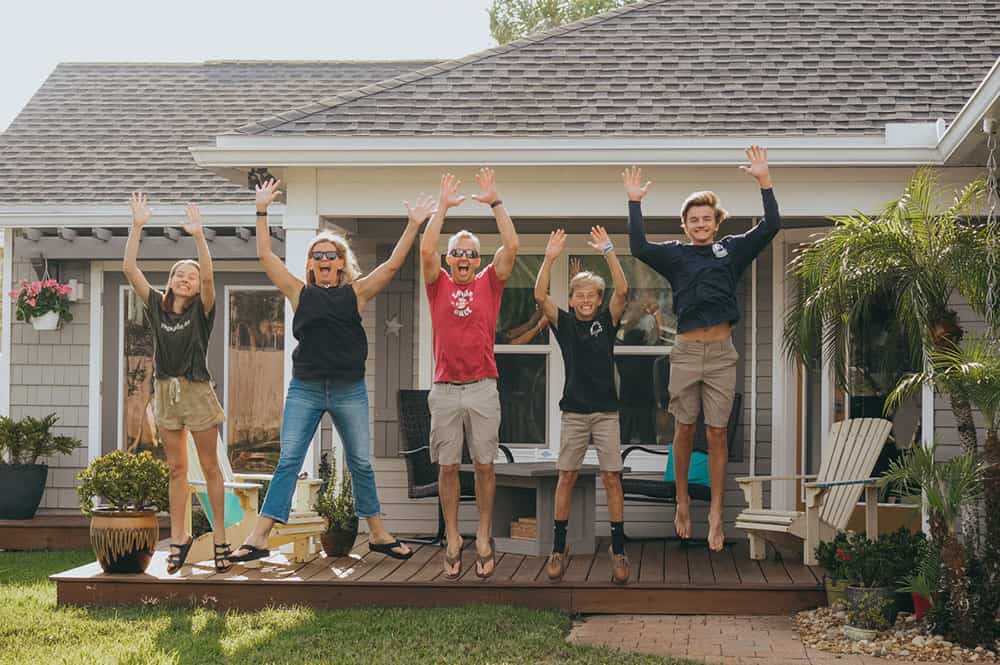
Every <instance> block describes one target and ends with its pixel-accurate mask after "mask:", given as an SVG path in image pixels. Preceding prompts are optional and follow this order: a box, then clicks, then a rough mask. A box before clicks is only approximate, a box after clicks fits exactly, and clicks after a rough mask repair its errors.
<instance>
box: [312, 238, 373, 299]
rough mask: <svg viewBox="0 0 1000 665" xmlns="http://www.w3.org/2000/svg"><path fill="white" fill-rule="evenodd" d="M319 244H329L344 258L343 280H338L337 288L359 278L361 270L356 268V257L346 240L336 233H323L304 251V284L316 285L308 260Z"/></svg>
mask: <svg viewBox="0 0 1000 665" xmlns="http://www.w3.org/2000/svg"><path fill="white" fill-rule="evenodd" d="M321 242H328V243H330V244H331V245H333V246H334V247H336V248H337V251H338V252H340V254H341V256H343V257H344V270H343V273H344V279H343V280H338V281H337V286H343V285H344V284H350V283H351V282H353V281H354V280H356V279H357V278H358V277H360V276H361V268H359V267H358V257H356V256H354V252H353V251H352V250H351V246H350V245H348V244H347V239H346V238H344V237H343V236H341V235H338V234H336V233H331V232H330V231H323V232H321V233H320V234H319V235H317V236H316V237H315V238H313V239H312V241H311V242H310V243H309V248H308V249H307V250H306V284H308V285H310V286H312V285H314V284H316V278H315V277H314V276H313V274H312V271H311V270H309V259H310V257H311V256H312V251H313V247H315V246H316V245H318V244H319V243H321Z"/></svg>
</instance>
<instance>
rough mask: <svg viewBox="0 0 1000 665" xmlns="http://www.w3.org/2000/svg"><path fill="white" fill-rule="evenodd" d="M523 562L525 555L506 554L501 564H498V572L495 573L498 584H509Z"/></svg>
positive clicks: (494, 576) (494, 577)
mask: <svg viewBox="0 0 1000 665" xmlns="http://www.w3.org/2000/svg"><path fill="white" fill-rule="evenodd" d="M523 561H524V555H523V554H511V553H510V552H508V553H506V554H504V555H503V558H502V559H500V563H498V564H497V570H496V572H495V573H493V579H495V580H496V581H497V582H509V581H510V580H511V578H512V577H513V576H514V573H516V572H517V569H518V568H520V567H521V563H522V562H523Z"/></svg>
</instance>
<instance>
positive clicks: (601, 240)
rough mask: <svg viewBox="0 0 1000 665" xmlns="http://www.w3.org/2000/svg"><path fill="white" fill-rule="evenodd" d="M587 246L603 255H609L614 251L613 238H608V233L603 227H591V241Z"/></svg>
mask: <svg viewBox="0 0 1000 665" xmlns="http://www.w3.org/2000/svg"><path fill="white" fill-rule="evenodd" d="M587 244H588V245H590V246H591V247H592V248H593V249H595V250H596V251H598V252H600V253H601V254H607V253H608V252H609V251H611V250H612V249H614V245H613V244H612V242H611V238H609V237H608V232H607V231H605V230H604V227H603V226H591V227H590V240H588V241H587Z"/></svg>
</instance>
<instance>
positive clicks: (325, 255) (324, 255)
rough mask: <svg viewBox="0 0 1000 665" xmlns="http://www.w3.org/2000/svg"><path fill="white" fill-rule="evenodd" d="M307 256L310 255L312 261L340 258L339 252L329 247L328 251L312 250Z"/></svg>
mask: <svg viewBox="0 0 1000 665" xmlns="http://www.w3.org/2000/svg"><path fill="white" fill-rule="evenodd" d="M309 256H311V257H312V260H313V261H322V260H323V259H326V260H327V261H336V260H337V259H339V258H340V252H338V251H337V250H335V249H331V250H330V251H328V252H312V253H311V254H310V255H309Z"/></svg>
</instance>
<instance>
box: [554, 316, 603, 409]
mask: <svg viewBox="0 0 1000 665" xmlns="http://www.w3.org/2000/svg"><path fill="white" fill-rule="evenodd" d="M617 334H618V326H617V325H615V324H613V323H612V322H611V312H610V311H609V310H608V308H606V307H605V308H604V309H602V310H601V311H600V312H598V314H597V316H595V317H594V318H593V320H591V321H580V320H578V319H577V318H576V314H575V313H573V312H572V311H570V312H567V311H565V310H562V309H560V310H559V323H558V324H557V325H556V330H555V335H556V341H558V342H559V348H560V349H561V350H562V357H563V365H564V366H565V367H566V383H565V385H564V386H563V396H562V399H561V400H559V408H560V409H562V410H563V411H569V412H572V413H598V412H606V411H617V410H618V394H617V391H616V390H615V363H614V348H615V335H617Z"/></svg>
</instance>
